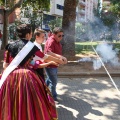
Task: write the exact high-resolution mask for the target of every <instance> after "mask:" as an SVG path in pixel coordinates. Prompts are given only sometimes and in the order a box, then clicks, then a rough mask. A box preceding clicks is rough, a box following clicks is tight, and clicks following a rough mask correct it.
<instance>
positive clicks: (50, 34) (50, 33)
mask: <svg viewBox="0 0 120 120" xmlns="http://www.w3.org/2000/svg"><path fill="white" fill-rule="evenodd" d="M50 36H52V31H51V30H50V31H48V38H49V37H50Z"/></svg>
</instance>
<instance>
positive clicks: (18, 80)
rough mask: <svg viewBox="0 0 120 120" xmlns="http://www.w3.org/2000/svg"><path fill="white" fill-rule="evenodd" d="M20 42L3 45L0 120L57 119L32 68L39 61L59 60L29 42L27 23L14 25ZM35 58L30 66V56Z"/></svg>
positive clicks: (54, 108) (48, 94)
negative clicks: (4, 47) (4, 49)
mask: <svg viewBox="0 0 120 120" xmlns="http://www.w3.org/2000/svg"><path fill="white" fill-rule="evenodd" d="M16 31H17V34H18V36H19V38H20V40H17V41H15V42H14V43H11V44H8V45H7V46H6V51H5V56H4V66H3V67H4V68H5V70H4V72H3V74H2V76H1V80H0V120H3V119H4V120H12V119H14V120H28V119H29V120H57V119H58V117H57V111H56V106H55V102H54V99H53V98H52V95H51V93H50V91H49V89H48V87H47V86H46V84H45V82H44V80H43V79H41V77H39V75H38V74H36V69H37V68H41V67H42V64H41V62H39V61H42V62H46V63H47V62H50V61H52V62H51V64H53V65H58V64H63V63H64V62H63V61H62V60H61V59H58V58H54V57H52V56H50V55H46V54H44V53H42V52H41V51H40V49H39V48H38V47H37V46H36V45H34V43H32V42H31V41H30V39H31V37H32V29H31V26H30V25H28V24H21V25H19V26H17V29H16ZM35 55H36V56H37V57H38V59H37V61H35V62H34V63H31V61H32V60H33V58H34V56H35Z"/></svg>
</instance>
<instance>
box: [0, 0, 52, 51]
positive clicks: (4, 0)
mask: <svg viewBox="0 0 120 120" xmlns="http://www.w3.org/2000/svg"><path fill="white" fill-rule="evenodd" d="M33 3H34V4H33ZM0 4H1V6H4V9H3V10H0V14H2V15H3V19H4V23H3V40H2V49H4V48H5V46H6V45H7V43H8V19H9V15H10V14H11V13H12V12H14V11H15V9H16V8H20V7H21V5H23V6H29V5H31V4H32V5H33V8H34V9H35V10H38V9H40V10H48V9H49V5H50V0H0Z"/></svg>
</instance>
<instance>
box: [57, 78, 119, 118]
mask: <svg viewBox="0 0 120 120" xmlns="http://www.w3.org/2000/svg"><path fill="white" fill-rule="evenodd" d="M113 79H114V80H115V83H116V84H117V86H118V88H119V90H120V79H119V78H113ZM57 91H58V94H59V99H60V102H59V104H57V110H58V117H59V120H120V96H119V95H118V92H117V90H116V89H115V88H114V86H113V84H112V82H111V81H110V79H109V78H108V77H101V78H100V77H99V78H97V77H96V78H90V77H89V78H59V83H58V85H57Z"/></svg>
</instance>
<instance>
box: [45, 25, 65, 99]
mask: <svg viewBox="0 0 120 120" xmlns="http://www.w3.org/2000/svg"><path fill="white" fill-rule="evenodd" d="M63 37H64V34H63V30H62V29H61V28H60V27H56V28H54V30H53V34H52V35H51V36H50V37H49V38H48V39H47V41H46V43H45V46H44V53H45V54H48V55H52V56H54V57H57V58H59V59H61V60H63V61H64V64H66V63H67V59H66V58H65V57H64V56H62V46H61V43H60V41H61V40H62V38H63ZM57 67H58V66H55V65H50V66H47V67H46V68H45V70H46V75H47V79H46V84H47V86H49V89H50V91H51V93H52V95H53V98H54V100H55V101H58V99H57V92H56V85H57V71H58V68H57Z"/></svg>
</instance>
